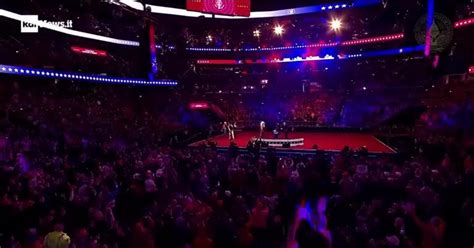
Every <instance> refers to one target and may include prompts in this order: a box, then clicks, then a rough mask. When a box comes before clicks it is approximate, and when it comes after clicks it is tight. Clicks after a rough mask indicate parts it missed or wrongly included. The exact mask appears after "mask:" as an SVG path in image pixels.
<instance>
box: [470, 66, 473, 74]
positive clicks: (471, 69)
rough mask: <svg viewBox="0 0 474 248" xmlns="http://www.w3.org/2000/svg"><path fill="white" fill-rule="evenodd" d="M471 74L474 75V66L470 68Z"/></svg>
mask: <svg viewBox="0 0 474 248" xmlns="http://www.w3.org/2000/svg"><path fill="white" fill-rule="evenodd" d="M469 74H474V65H471V66H470V67H469Z"/></svg>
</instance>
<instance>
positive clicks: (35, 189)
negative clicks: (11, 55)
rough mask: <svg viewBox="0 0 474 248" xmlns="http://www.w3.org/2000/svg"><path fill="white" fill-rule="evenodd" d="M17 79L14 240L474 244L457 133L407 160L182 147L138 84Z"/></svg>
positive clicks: (7, 162) (8, 198) (7, 230)
mask: <svg viewBox="0 0 474 248" xmlns="http://www.w3.org/2000/svg"><path fill="white" fill-rule="evenodd" d="M8 85H10V86H11V88H10V87H5V86H4V87H3V92H4V94H3V95H2V98H1V102H2V109H4V110H5V111H4V112H3V114H2V121H1V124H2V125H1V126H2V129H1V139H0V147H1V149H0V151H1V153H0V162H1V167H0V168H1V173H0V177H1V178H0V197H1V200H0V208H1V211H0V215H1V216H0V228H1V229H0V233H1V235H0V239H1V241H0V242H1V243H2V244H5V247H41V245H43V244H44V245H45V247H68V246H69V247H295V246H296V245H297V246H298V247H424V248H431V247H470V246H472V244H473V243H474V241H473V239H472V233H473V231H474V204H473V196H474V192H473V189H474V170H473V161H472V156H473V155H474V154H473V150H472V148H469V147H463V146H460V145H459V144H460V143H456V140H451V142H445V143H441V144H437V145H436V146H435V145H433V144H430V145H424V144H423V143H419V144H418V145H417V147H413V149H412V152H411V153H410V154H406V155H402V154H401V155H395V156H393V155H391V156H389V155H377V156H375V155H368V154H367V153H365V152H363V151H361V152H353V151H350V150H344V151H341V152H340V153H331V154H326V153H324V152H317V151H315V152H314V154H312V155H296V154H294V155H281V154H277V153H276V152H275V151H271V150H270V151H268V152H265V153H263V152H261V151H260V150H259V149H258V148H255V147H249V151H248V152H245V153H238V152H236V151H235V150H234V149H230V150H229V152H217V151H216V150H215V149H214V148H212V147H200V148H194V149H190V148H177V147H175V146H173V144H172V143H168V142H166V141H164V142H163V140H162V139H161V141H160V139H159V137H165V136H166V135H165V134H159V133H157V131H158V130H164V131H163V132H166V130H172V129H174V128H171V126H165V123H167V125H170V124H169V123H172V121H171V120H166V121H165V120H162V121H161V123H162V124H161V126H157V125H158V124H157V123H156V122H157V121H155V118H157V117H156V116H161V115H159V113H148V114H147V109H146V108H145V107H144V106H145V105H146V104H138V106H131V104H132V103H133V102H135V101H127V100H126V98H125V97H126V96H127V94H125V93H124V92H128V91H134V90H133V89H130V88H128V89H124V90H123V91H122V90H113V87H112V88H105V87H96V86H81V87H79V86H76V87H72V86H69V85H66V86H64V84H62V83H59V84H51V85H49V86H45V85H42V86H41V87H40V88H42V89H43V90H38V88H36V87H39V86H31V85H28V84H27V85H24V84H22V83H17V84H8ZM30 87H31V88H30ZM63 87H65V88H66V89H69V90H65V88H63ZM46 89H47V90H46ZM54 89H56V90H57V91H55V90H54ZM59 89H61V90H59ZM67 92H69V94H68V93H67ZM117 92H119V93H117ZM120 92H121V93H120ZM10 93H12V94H10ZM128 96H130V95H128ZM119 97H124V99H119ZM145 98H146V97H145ZM117 106H120V107H117ZM124 106H131V107H130V108H131V110H129V111H125V110H124V109H123V107H124ZM163 111H165V110H163ZM127 113H128V114H129V115H130V116H128V115H127ZM166 115H167V116H171V115H172V114H171V112H168V113H166ZM162 118H164V117H162ZM433 147H436V148H433ZM439 154H442V156H439ZM321 199H326V200H323V201H322V200H321ZM325 201H327V202H326V203H324V206H323V207H320V205H321V202H325ZM303 203H305V206H306V208H305V209H306V212H304V211H300V210H301V209H302V208H301V206H302V204H303ZM302 212H304V214H302ZM302 216H303V217H302ZM2 246H3V245H2Z"/></svg>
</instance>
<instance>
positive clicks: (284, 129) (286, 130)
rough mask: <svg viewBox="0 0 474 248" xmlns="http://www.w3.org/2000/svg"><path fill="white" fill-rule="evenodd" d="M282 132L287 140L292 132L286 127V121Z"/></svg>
mask: <svg viewBox="0 0 474 248" xmlns="http://www.w3.org/2000/svg"><path fill="white" fill-rule="evenodd" d="M281 132H283V133H285V139H288V132H290V128H289V127H288V126H287V125H286V121H284V122H283V125H281Z"/></svg>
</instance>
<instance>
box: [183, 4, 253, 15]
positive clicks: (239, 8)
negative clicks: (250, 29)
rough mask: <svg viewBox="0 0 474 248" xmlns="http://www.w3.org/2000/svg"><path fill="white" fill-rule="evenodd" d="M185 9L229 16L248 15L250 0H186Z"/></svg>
mask: <svg viewBox="0 0 474 248" xmlns="http://www.w3.org/2000/svg"><path fill="white" fill-rule="evenodd" d="M186 9H187V10H189V11H197V12H203V13H211V14H216V15H229V16H246V17H248V16H250V0H187V2H186Z"/></svg>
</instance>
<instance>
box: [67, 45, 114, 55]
mask: <svg viewBox="0 0 474 248" xmlns="http://www.w3.org/2000/svg"><path fill="white" fill-rule="evenodd" d="M71 50H72V51H73V52H75V53H83V54H90V55H95V56H101V57H105V56H107V52H106V51H103V50H97V49H91V48H84V47H78V46H72V47H71Z"/></svg>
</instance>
